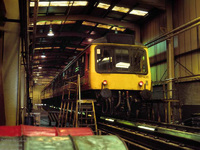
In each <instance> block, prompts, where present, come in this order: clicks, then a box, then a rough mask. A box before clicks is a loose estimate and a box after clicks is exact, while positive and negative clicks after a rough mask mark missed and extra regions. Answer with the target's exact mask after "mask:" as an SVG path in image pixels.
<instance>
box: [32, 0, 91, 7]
mask: <svg viewBox="0 0 200 150" xmlns="http://www.w3.org/2000/svg"><path fill="white" fill-rule="evenodd" d="M87 4H88V2H87V1H75V2H74V3H73V2H72V1H51V2H39V3H38V6H39V7H48V6H51V7H66V6H86V5H87ZM34 6H35V2H30V7H34Z"/></svg>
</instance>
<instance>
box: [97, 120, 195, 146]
mask: <svg viewBox="0 0 200 150" xmlns="http://www.w3.org/2000/svg"><path fill="white" fill-rule="evenodd" d="M98 127H99V129H100V130H104V131H105V132H107V133H112V134H117V135H119V136H120V137H121V138H124V139H126V140H129V141H132V142H134V143H137V144H139V145H142V146H145V147H148V148H152V149H163V148H164V149H184V150H186V149H187V150H189V149H198V145H193V143H190V142H186V141H187V140H182V138H178V137H176V138H174V137H173V136H171V135H166V134H165V135H164V134H163V133H161V134H160V133H158V132H153V131H146V130H137V129H131V128H127V127H125V128H124V127H123V128H122V127H121V126H120V127H119V126H116V125H110V124H105V123H100V122H99V123H98Z"/></svg>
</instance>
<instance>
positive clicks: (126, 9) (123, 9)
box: [112, 6, 130, 13]
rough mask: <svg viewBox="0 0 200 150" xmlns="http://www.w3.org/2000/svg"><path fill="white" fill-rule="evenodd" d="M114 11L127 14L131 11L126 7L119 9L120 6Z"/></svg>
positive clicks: (114, 8)
mask: <svg viewBox="0 0 200 150" xmlns="http://www.w3.org/2000/svg"><path fill="white" fill-rule="evenodd" d="M112 10H113V11H118V12H122V13H127V12H128V11H129V10H130V9H129V8H126V7H119V6H115V7H113V9H112Z"/></svg>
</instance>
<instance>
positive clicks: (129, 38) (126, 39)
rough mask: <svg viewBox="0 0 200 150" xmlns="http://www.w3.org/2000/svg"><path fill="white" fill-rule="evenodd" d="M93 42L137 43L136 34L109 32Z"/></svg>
mask: <svg viewBox="0 0 200 150" xmlns="http://www.w3.org/2000/svg"><path fill="white" fill-rule="evenodd" d="M93 43H117V44H131V45H134V44H135V36H134V35H130V34H114V33H109V34H107V35H106V36H104V37H101V38H99V39H96V40H94V41H93V42H92V44H93Z"/></svg>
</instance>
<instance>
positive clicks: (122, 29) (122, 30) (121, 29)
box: [111, 27, 126, 32]
mask: <svg viewBox="0 0 200 150" xmlns="http://www.w3.org/2000/svg"><path fill="white" fill-rule="evenodd" d="M111 30H117V31H121V32H124V31H125V30H126V28H121V27H113V28H112V29H111Z"/></svg>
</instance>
